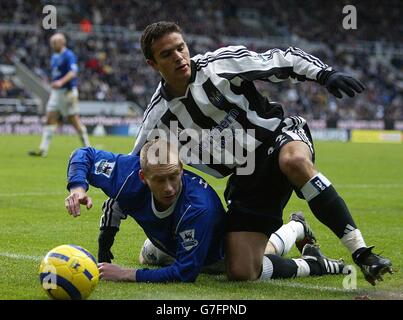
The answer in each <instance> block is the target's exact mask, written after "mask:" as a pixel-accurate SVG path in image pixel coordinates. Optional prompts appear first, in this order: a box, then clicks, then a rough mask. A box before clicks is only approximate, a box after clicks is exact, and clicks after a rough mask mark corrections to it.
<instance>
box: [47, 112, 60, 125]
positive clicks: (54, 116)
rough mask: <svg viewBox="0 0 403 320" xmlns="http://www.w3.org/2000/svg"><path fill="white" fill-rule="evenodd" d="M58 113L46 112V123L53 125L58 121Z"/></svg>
mask: <svg viewBox="0 0 403 320" xmlns="http://www.w3.org/2000/svg"><path fill="white" fill-rule="evenodd" d="M59 117H60V113H59V112H58V111H48V112H46V124H48V125H55V124H58V122H59Z"/></svg>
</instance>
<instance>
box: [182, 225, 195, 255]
mask: <svg viewBox="0 0 403 320" xmlns="http://www.w3.org/2000/svg"><path fill="white" fill-rule="evenodd" d="M179 235H180V236H181V237H182V239H183V242H182V246H183V247H184V248H185V249H186V250H187V251H189V250H190V249H192V248H193V247H195V246H197V245H198V243H199V242H198V241H197V240H196V239H195V229H190V230H185V231H182V232H180V233H179Z"/></svg>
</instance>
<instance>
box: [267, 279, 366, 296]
mask: <svg viewBox="0 0 403 320" xmlns="http://www.w3.org/2000/svg"><path fill="white" fill-rule="evenodd" d="M269 283H273V284H274V285H278V286H280V287H288V288H300V289H308V290H319V291H333V292H344V293H351V292H357V291H359V290H358V289H350V290H348V289H342V288H336V287H321V286H318V285H312V284H305V283H296V282H282V281H281V282H280V281H279V280H270V281H269Z"/></svg>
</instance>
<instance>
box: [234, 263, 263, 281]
mask: <svg viewBox="0 0 403 320" xmlns="http://www.w3.org/2000/svg"><path fill="white" fill-rule="evenodd" d="M261 269H262V263H261V262H260V264H258V265H256V264H253V263H251V262H249V263H248V262H247V261H246V263H245V261H231V262H227V264H226V270H227V278H228V280H231V281H249V280H256V279H258V278H259V276H260V273H261V271H262V270H261Z"/></svg>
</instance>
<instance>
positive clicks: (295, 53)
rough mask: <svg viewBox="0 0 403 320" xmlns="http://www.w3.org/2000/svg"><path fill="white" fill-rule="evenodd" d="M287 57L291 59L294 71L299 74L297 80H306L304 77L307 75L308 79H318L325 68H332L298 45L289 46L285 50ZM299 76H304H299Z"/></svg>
mask: <svg viewBox="0 0 403 320" xmlns="http://www.w3.org/2000/svg"><path fill="white" fill-rule="evenodd" d="M285 57H286V58H287V59H289V60H290V61H291V63H292V69H293V72H294V73H295V74H296V75H297V77H296V78H297V80H304V79H303V77H306V78H307V79H308V80H313V81H317V76H318V74H319V72H321V71H322V70H325V69H327V70H331V68H330V67H329V66H328V65H327V64H325V63H324V62H322V61H321V60H320V59H319V58H317V57H315V56H313V55H311V54H309V53H306V52H305V51H303V50H301V49H299V48H296V47H290V48H288V49H287V50H286V51H285ZM298 76H302V77H301V78H299V77H298Z"/></svg>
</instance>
